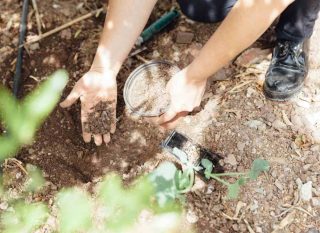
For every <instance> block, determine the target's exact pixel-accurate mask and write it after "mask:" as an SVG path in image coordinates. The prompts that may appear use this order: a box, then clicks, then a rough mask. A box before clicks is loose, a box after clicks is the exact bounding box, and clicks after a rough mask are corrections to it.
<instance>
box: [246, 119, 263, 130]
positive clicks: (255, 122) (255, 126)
mask: <svg viewBox="0 0 320 233" xmlns="http://www.w3.org/2000/svg"><path fill="white" fill-rule="evenodd" d="M245 125H246V126H248V127H250V128H252V129H257V130H259V131H264V130H266V128H267V126H266V124H265V123H264V122H262V121H258V120H251V121H247V122H246V123H245Z"/></svg>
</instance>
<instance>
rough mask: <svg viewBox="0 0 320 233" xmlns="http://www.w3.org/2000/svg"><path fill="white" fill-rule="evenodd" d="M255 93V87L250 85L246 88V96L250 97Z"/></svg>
mask: <svg viewBox="0 0 320 233" xmlns="http://www.w3.org/2000/svg"><path fill="white" fill-rule="evenodd" d="M255 93H257V92H256V90H255V89H253V88H252V87H248V89H247V97H248V98H250V97H251V96H252V95H253V94H255Z"/></svg>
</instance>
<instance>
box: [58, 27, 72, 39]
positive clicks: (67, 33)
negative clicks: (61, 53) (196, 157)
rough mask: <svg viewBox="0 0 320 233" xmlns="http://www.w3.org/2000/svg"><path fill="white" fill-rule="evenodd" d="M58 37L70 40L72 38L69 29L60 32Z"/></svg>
mask: <svg viewBox="0 0 320 233" xmlns="http://www.w3.org/2000/svg"><path fill="white" fill-rule="evenodd" d="M60 37H61V39H66V40H70V39H71V37H72V33H71V30H70V28H68V29H65V30H63V31H61V33H60Z"/></svg>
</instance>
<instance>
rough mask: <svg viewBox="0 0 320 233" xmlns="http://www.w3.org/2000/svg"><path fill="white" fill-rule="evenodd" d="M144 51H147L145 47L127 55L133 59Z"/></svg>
mask: <svg viewBox="0 0 320 233" xmlns="http://www.w3.org/2000/svg"><path fill="white" fill-rule="evenodd" d="M146 49H147V47H142V48H139V49H136V50H134V51H133V52H132V53H130V54H129V57H134V56H136V55H138V54H139V53H141V52H143V51H145V50H146Z"/></svg>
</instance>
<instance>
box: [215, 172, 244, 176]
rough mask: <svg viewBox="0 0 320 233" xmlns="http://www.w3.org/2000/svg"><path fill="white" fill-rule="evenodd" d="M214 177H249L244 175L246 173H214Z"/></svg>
mask: <svg viewBox="0 0 320 233" xmlns="http://www.w3.org/2000/svg"><path fill="white" fill-rule="evenodd" d="M214 175H215V176H216V177H220V176H243V175H247V173H244V172H229V173H214Z"/></svg>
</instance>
